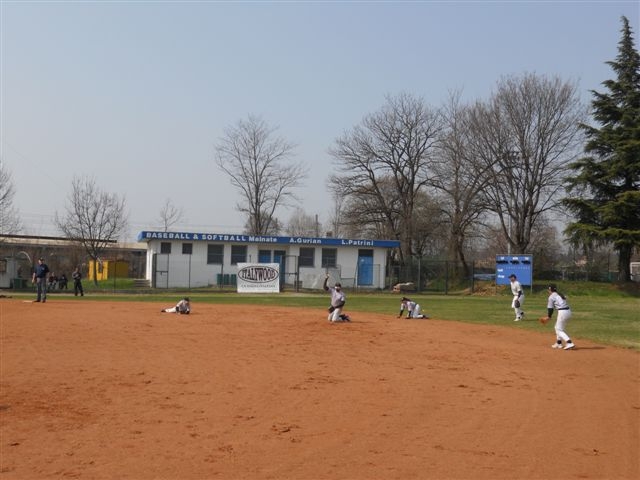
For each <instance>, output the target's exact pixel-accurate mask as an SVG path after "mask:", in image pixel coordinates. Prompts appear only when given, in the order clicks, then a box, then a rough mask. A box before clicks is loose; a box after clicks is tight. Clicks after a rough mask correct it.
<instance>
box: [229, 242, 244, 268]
mask: <svg viewBox="0 0 640 480" xmlns="http://www.w3.org/2000/svg"><path fill="white" fill-rule="evenodd" d="M246 261H247V246H246V245H231V265H236V264H238V263H244V262H246Z"/></svg>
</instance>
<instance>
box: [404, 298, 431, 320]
mask: <svg viewBox="0 0 640 480" xmlns="http://www.w3.org/2000/svg"><path fill="white" fill-rule="evenodd" d="M405 310H406V311H407V316H406V318H429V317H427V316H426V315H423V314H422V308H420V305H419V304H417V303H416V302H414V301H412V300H411V299H410V298H407V297H402V301H401V302H400V313H398V318H400V317H401V316H402V312H404V311H405Z"/></svg>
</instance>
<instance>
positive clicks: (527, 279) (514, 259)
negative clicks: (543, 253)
mask: <svg viewBox="0 0 640 480" xmlns="http://www.w3.org/2000/svg"><path fill="white" fill-rule="evenodd" d="M511 274H514V275H515V276H516V277H517V278H518V281H519V282H520V284H521V285H527V286H532V285H533V255H496V285H509V283H510V282H509V275H511Z"/></svg>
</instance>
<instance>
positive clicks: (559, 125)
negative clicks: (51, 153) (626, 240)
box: [471, 74, 585, 253]
mask: <svg viewBox="0 0 640 480" xmlns="http://www.w3.org/2000/svg"><path fill="white" fill-rule="evenodd" d="M584 115H585V109H584V107H583V106H582V104H581V103H580V100H579V97H578V95H577V89H576V86H575V85H574V84H573V83H570V82H563V81H561V80H560V79H559V78H558V77H554V78H547V77H540V76H537V75H535V74H525V75H523V76H521V77H507V78H504V79H502V80H501V81H500V82H498V87H497V91H496V93H495V94H494V95H493V96H492V98H491V99H490V100H489V101H488V102H485V103H477V104H476V105H475V106H474V107H473V109H472V112H471V119H472V132H471V136H472V139H473V144H472V146H471V148H472V154H473V157H474V158H475V160H479V161H481V162H483V163H484V165H485V166H487V167H490V168H489V170H488V172H489V175H488V180H489V181H488V183H487V188H486V189H485V194H486V195H487V196H488V198H489V200H490V202H491V210H492V211H494V212H495V213H496V215H497V216H498V219H499V222H500V226H501V228H502V232H503V234H504V236H505V237H506V239H507V241H508V246H509V250H513V251H514V252H513V253H526V252H527V249H528V247H529V245H530V244H531V237H532V230H533V229H534V228H535V227H536V225H537V223H538V222H539V221H540V219H541V216H542V215H543V214H544V213H545V212H548V211H549V210H551V209H552V208H554V207H555V206H556V205H557V203H558V201H559V198H558V193H559V191H560V189H561V188H562V181H563V178H564V173H565V171H566V166H567V164H568V162H569V161H571V160H572V159H574V158H575V156H576V154H577V145H578V140H579V138H578V137H579V136H578V132H579V131H578V125H579V124H580V122H581V120H582V119H583V118H584Z"/></svg>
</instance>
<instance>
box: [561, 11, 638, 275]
mask: <svg viewBox="0 0 640 480" xmlns="http://www.w3.org/2000/svg"><path fill="white" fill-rule="evenodd" d="M622 23H623V27H622V30H621V31H622V38H621V40H620V42H619V43H618V55H617V57H616V59H615V61H610V62H607V64H608V65H610V66H611V68H612V69H613V70H614V72H615V73H616V75H617V78H616V79H615V80H606V81H604V82H602V85H604V86H605V87H606V89H607V90H608V92H606V93H599V92H596V91H595V90H592V91H591V93H592V95H593V100H592V103H591V105H592V109H593V112H592V117H593V119H594V120H595V123H596V124H597V126H590V125H581V128H582V129H583V131H584V133H585V135H586V144H585V147H584V152H585V154H586V155H587V156H585V157H584V158H581V159H579V160H578V161H576V162H574V163H572V164H571V165H570V166H569V168H570V169H571V171H572V176H571V177H570V178H568V179H567V181H566V186H567V191H568V193H569V195H570V197H568V198H565V199H564V200H563V203H564V205H565V206H566V207H567V208H568V209H569V211H571V212H572V213H573V214H574V215H575V218H576V221H575V222H573V223H570V224H569V225H568V226H567V229H566V230H565V233H566V234H567V235H568V236H569V238H570V239H571V241H572V242H573V243H574V244H575V245H582V246H585V247H590V246H594V245H604V244H610V245H613V248H614V249H615V250H616V251H617V253H618V272H619V280H621V281H625V282H626V281H630V280H631V271H630V265H629V263H630V261H631V257H632V254H633V252H634V249H636V248H639V247H640V55H639V54H638V51H637V50H636V49H635V48H634V43H633V33H632V31H631V28H630V27H629V21H628V20H627V18H626V17H622Z"/></svg>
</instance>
